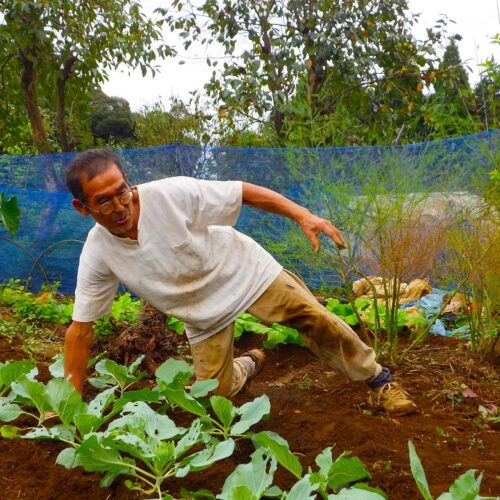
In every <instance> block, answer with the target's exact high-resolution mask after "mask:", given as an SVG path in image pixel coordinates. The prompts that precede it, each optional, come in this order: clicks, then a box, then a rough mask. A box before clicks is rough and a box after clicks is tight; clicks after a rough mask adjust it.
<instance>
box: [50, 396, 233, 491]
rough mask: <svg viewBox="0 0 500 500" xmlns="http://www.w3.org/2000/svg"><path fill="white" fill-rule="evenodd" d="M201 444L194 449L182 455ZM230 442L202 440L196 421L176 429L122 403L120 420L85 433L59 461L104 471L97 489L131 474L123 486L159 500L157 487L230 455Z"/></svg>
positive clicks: (143, 407) (141, 406)
mask: <svg viewBox="0 0 500 500" xmlns="http://www.w3.org/2000/svg"><path fill="white" fill-rule="evenodd" d="M200 445H202V446H203V448H202V449H201V450H199V451H195V452H193V453H190V454H188V452H189V451H190V450H191V449H192V448H193V447H195V446H196V447H197V448H196V449H198V448H199V446H200ZM233 450H234V441H233V440H232V439H228V440H225V441H223V442H219V441H216V440H207V439H206V436H204V434H203V432H202V425H201V422H200V420H199V419H196V420H194V421H193V423H192V424H191V426H190V427H189V428H188V429H185V428H182V427H177V426H176V424H175V423H174V422H173V421H172V420H171V419H170V418H169V417H168V416H166V415H159V414H158V413H156V412H155V411H154V410H152V409H151V408H150V407H149V406H148V405H147V404H146V403H144V402H141V401H137V402H131V403H128V404H127V405H125V407H124V408H123V411H122V416H121V417H120V418H118V419H116V420H114V421H113V422H111V424H110V425H109V426H108V429H107V430H106V431H105V432H103V433H93V434H91V435H90V436H89V437H88V438H87V439H86V440H85V441H84V442H83V443H82V444H81V446H80V447H79V448H78V449H76V450H75V451H74V454H73V453H68V455H67V456H65V457H64V459H63V460H59V463H62V464H63V465H66V466H67V467H75V466H77V465H82V466H83V467H84V469H85V470H87V471H93V472H101V473H104V474H105V475H104V477H103V479H102V481H101V486H109V485H110V484H111V483H112V482H113V481H114V479H115V478H116V477H117V476H119V475H127V476H131V477H132V478H133V480H127V481H125V485H126V486H127V487H129V488H130V489H133V490H138V491H141V492H143V493H144V494H145V495H148V496H149V495H153V494H156V495H157V497H158V498H159V499H166V498H167V499H170V498H173V497H171V496H170V495H168V494H166V491H165V488H164V487H163V483H164V482H165V481H166V480H167V479H169V478H172V477H179V478H182V477H185V476H186V475H187V474H188V473H189V472H194V471H200V470H203V469H206V468H207V467H209V466H210V465H212V464H213V463H214V462H216V461H218V460H222V459H224V458H227V457H228V456H230V455H231V454H232V453H233Z"/></svg>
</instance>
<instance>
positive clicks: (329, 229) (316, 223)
mask: <svg viewBox="0 0 500 500" xmlns="http://www.w3.org/2000/svg"><path fill="white" fill-rule="evenodd" d="M297 222H298V223H299V224H300V227H301V228H302V231H304V234H305V235H306V237H307V239H308V240H309V241H310V242H311V245H312V247H313V249H314V251H315V252H319V249H320V241H319V238H318V234H320V233H325V234H326V235H327V236H328V237H329V238H330V239H332V240H333V241H334V243H335V244H336V245H337V246H338V247H339V248H340V249H341V250H342V249H343V248H345V241H344V238H343V236H342V233H341V232H340V231H339V230H338V229H337V228H336V227H335V226H334V225H333V224H332V223H331V222H330V221H329V220H326V219H322V218H321V217H318V216H317V215H314V214H312V213H310V212H309V213H308V214H306V215H304V216H302V217H301V218H300V219H298V221H297Z"/></svg>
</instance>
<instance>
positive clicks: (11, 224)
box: [0, 193, 21, 234]
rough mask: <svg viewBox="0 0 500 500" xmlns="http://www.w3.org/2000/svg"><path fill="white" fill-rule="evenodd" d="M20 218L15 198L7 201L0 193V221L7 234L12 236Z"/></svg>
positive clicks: (17, 227)
mask: <svg viewBox="0 0 500 500" xmlns="http://www.w3.org/2000/svg"><path fill="white" fill-rule="evenodd" d="M20 216H21V211H20V209H19V205H18V203H17V196H12V197H11V198H9V199H7V198H6V197H5V194H4V193H0V220H1V221H2V223H3V225H4V226H5V229H7V231H8V232H9V233H11V234H14V233H16V232H17V230H18V229H19V220H20Z"/></svg>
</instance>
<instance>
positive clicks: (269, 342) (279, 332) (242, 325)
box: [234, 313, 304, 349]
mask: <svg viewBox="0 0 500 500" xmlns="http://www.w3.org/2000/svg"><path fill="white" fill-rule="evenodd" d="M243 332H253V333H258V334H261V335H267V338H266V340H265V341H264V342H263V346H264V347H265V348H266V349H273V348H274V347H276V346H277V345H278V344H298V345H304V342H303V340H302V338H301V336H300V334H299V332H298V331H297V330H295V329H294V328H290V327H288V326H284V325H280V324H279V323H273V324H272V325H271V326H265V325H263V324H262V323H261V322H260V320H259V319H258V318H256V317H255V316H252V315H251V314H248V313H243V314H240V316H238V318H236V321H235V324H234V338H235V339H239V338H240V337H241V335H242V334H243Z"/></svg>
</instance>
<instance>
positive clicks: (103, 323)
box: [94, 292, 141, 336]
mask: <svg viewBox="0 0 500 500" xmlns="http://www.w3.org/2000/svg"><path fill="white" fill-rule="evenodd" d="M140 309H141V301H140V300H139V299H134V298H132V296H131V295H130V293H128V292H125V293H123V294H121V295H119V296H118V298H117V299H116V300H114V301H113V305H112V306H111V313H110V314H107V315H106V316H104V317H103V318H100V319H99V320H98V321H96V322H95V324H94V333H95V334H96V335H103V336H105V335H110V334H111V333H113V332H115V331H116V325H117V324H119V325H121V326H124V325H133V324H135V323H136V322H137V317H138V315H139V311H140Z"/></svg>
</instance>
